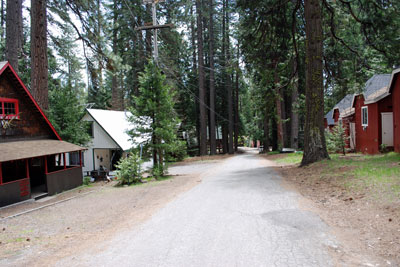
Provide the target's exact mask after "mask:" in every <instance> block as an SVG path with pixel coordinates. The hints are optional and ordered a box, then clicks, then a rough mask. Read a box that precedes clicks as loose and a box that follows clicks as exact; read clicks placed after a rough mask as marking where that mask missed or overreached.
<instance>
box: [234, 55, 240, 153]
mask: <svg viewBox="0 0 400 267" xmlns="http://www.w3.org/2000/svg"><path fill="white" fill-rule="evenodd" d="M239 74H240V68H239V47H238V50H237V65H236V90H235V105H234V106H235V126H234V132H235V151H237V150H238V146H239Z"/></svg>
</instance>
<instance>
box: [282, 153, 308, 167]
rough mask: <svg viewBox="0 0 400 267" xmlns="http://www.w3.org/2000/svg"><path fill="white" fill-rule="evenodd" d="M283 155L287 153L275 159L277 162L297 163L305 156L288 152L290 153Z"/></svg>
mask: <svg viewBox="0 0 400 267" xmlns="http://www.w3.org/2000/svg"><path fill="white" fill-rule="evenodd" d="M282 155H285V156H284V157H282V158H279V159H276V160H275V161H276V162H277V163H282V164H297V163H300V162H301V160H302V158H303V155H302V154H298V153H288V154H282Z"/></svg>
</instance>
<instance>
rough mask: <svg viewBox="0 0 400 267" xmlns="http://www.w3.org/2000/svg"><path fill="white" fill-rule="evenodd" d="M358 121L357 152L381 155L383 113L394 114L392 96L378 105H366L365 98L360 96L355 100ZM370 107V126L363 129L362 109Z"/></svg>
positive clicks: (356, 119)
mask: <svg viewBox="0 0 400 267" xmlns="http://www.w3.org/2000/svg"><path fill="white" fill-rule="evenodd" d="M354 106H355V121H356V140H357V143H356V151H358V152H362V153H366V154H377V153H379V146H380V144H382V117H381V113H382V112H392V110H393V109H392V96H388V97H386V98H384V99H382V100H380V101H378V102H377V103H372V104H368V105H365V104H364V97H363V96H362V95H359V96H357V97H356V99H355V104H354ZM364 106H367V107H368V126H367V127H363V126H362V121H361V107H364Z"/></svg>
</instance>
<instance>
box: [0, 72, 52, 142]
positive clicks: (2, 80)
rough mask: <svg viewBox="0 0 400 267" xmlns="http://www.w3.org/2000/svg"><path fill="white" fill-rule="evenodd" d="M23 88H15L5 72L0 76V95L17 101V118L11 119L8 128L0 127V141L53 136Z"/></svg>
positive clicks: (50, 137)
mask: <svg viewBox="0 0 400 267" xmlns="http://www.w3.org/2000/svg"><path fill="white" fill-rule="evenodd" d="M23 90H24V89H22V88H21V89H20V88H18V90H17V89H16V88H15V85H14V84H13V82H12V81H11V80H10V79H9V78H8V77H7V75H6V73H3V74H2V75H1V76H0V97H1V98H12V99H17V100H18V102H19V103H18V106H19V119H13V121H12V127H11V128H9V129H2V128H0V142H9V141H20V140H27V139H53V138H55V135H54V133H53V131H52V130H51V129H50V127H49V125H48V124H47V122H46V121H45V120H44V118H43V117H42V115H41V114H40V112H39V110H38V109H37V108H36V107H35V105H34V104H33V103H32V100H31V99H30V98H29V97H28V96H27V95H26V94H25V92H23Z"/></svg>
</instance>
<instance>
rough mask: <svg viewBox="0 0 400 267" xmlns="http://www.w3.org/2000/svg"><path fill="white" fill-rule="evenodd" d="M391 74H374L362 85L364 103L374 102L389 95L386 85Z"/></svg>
mask: <svg viewBox="0 0 400 267" xmlns="http://www.w3.org/2000/svg"><path fill="white" fill-rule="evenodd" d="M391 77H392V75H391V74H375V75H374V76H372V77H371V78H370V79H369V80H368V81H367V82H366V83H365V87H364V93H363V94H364V99H365V104H371V103H375V102H377V101H379V100H381V99H382V98H384V97H386V96H388V95H389V90H388V86H389V83H390V79H391Z"/></svg>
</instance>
